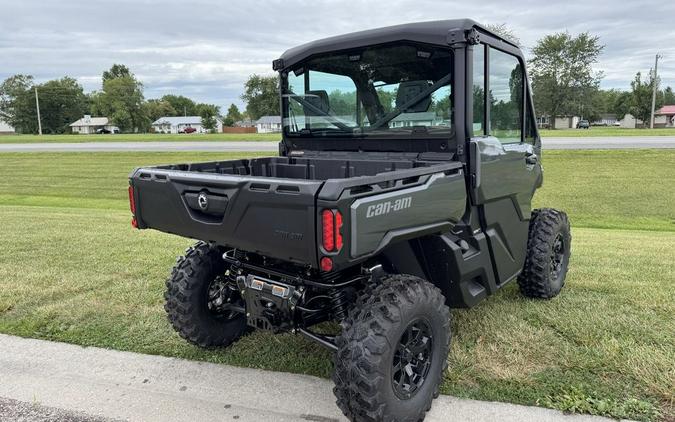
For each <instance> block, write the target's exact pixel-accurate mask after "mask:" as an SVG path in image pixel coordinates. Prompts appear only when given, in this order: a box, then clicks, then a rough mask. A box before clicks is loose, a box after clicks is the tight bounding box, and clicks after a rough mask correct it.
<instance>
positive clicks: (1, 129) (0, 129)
mask: <svg viewBox="0 0 675 422" xmlns="http://www.w3.org/2000/svg"><path fill="white" fill-rule="evenodd" d="M14 133H16V132H15V130H14V128H13V127H11V126H10V125H8V124H7V123H5V122H3V121H0V135H13V134H14Z"/></svg>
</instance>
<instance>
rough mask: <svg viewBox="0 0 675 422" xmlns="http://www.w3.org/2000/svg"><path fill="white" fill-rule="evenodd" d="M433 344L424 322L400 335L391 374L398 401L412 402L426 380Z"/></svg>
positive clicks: (430, 331)
mask: <svg viewBox="0 0 675 422" xmlns="http://www.w3.org/2000/svg"><path fill="white" fill-rule="evenodd" d="M433 344H434V338H433V332H432V330H431V326H430V325H429V323H428V322H427V321H426V320H424V319H417V320H415V321H412V322H411V323H410V324H408V327H407V328H406V329H405V331H403V334H402V335H401V338H400V339H399V341H398V344H397V345H396V349H395V351H394V359H393V362H392V371H391V382H392V384H393V386H394V393H395V394H396V396H397V397H398V398H400V399H403V400H407V399H410V398H412V397H413V396H415V394H417V392H418V391H419V390H420V388H421V387H422V385H423V384H424V382H425V381H426V379H427V378H428V376H429V369H430V368H431V358H432V353H433Z"/></svg>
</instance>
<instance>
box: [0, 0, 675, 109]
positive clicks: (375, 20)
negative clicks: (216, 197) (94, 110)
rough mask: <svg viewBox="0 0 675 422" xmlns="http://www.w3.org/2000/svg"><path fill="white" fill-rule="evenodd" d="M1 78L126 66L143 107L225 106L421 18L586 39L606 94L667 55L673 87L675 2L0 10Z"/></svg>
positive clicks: (207, 2)
mask: <svg viewBox="0 0 675 422" xmlns="http://www.w3.org/2000/svg"><path fill="white" fill-rule="evenodd" d="M0 16H1V17H2V18H1V20H0V79H4V78H6V77H8V76H10V75H13V74H16V73H25V74H31V75H34V76H35V77H36V78H37V80H38V81H43V80H47V79H52V78H58V77H62V76H64V75H68V76H73V77H75V78H77V79H78V80H79V81H80V83H81V84H82V85H83V86H84V88H85V90H86V91H92V90H96V89H100V84H101V79H100V75H101V73H102V72H103V70H105V69H107V68H109V67H110V66H111V65H112V64H113V63H123V64H126V65H127V66H129V67H130V68H131V70H132V71H133V72H134V73H135V74H136V75H137V76H138V77H139V78H140V79H141V80H142V81H143V83H144V84H145V96H146V98H157V97H161V96H162V95H164V94H169V93H171V94H181V95H186V96H189V97H191V98H194V99H196V100H199V101H204V102H209V103H214V104H218V105H220V106H222V107H223V108H226V107H227V105H229V104H230V103H237V104H239V105H241V100H240V99H239V96H240V95H241V91H242V87H243V83H244V81H245V80H246V77H247V76H248V75H250V74H251V73H268V74H271V73H272V71H271V62H272V60H273V59H275V58H277V57H278V56H279V55H280V54H281V53H282V52H283V51H284V50H286V49H287V48H289V47H292V46H294V45H297V44H300V43H303V42H307V41H311V40H313V39H316V38H322V37H326V36H331V35H337V34H340V33H345V32H351V31H356V30H361V29H368V28H375V27H379V26H386V25H393V24H399V23H405V22H414V21H422V20H436V19H451V18H462V17H469V18H473V19H475V20H477V21H479V22H482V23H506V24H507V25H508V26H509V27H510V28H512V29H513V31H514V32H515V33H516V34H517V35H518V36H519V37H520V39H521V41H522V42H523V44H524V45H525V48H526V51H527V52H528V54H529V48H530V47H532V46H533V45H534V44H535V42H536V41H537V39H539V38H541V37H542V36H544V35H546V34H549V33H552V32H558V31H569V32H570V33H572V34H577V33H579V32H584V31H589V32H591V33H592V34H595V35H598V36H600V39H601V42H602V43H603V44H604V45H605V50H604V53H603V55H602V57H601V58H600V62H599V63H598V64H597V69H598V70H602V71H604V73H605V79H604V80H603V83H602V86H603V87H605V88H621V89H627V88H628V87H629V83H630V80H631V79H632V78H633V76H634V75H635V72H637V71H643V73H644V72H647V71H648V69H649V68H650V67H652V66H653V65H654V55H655V54H656V53H657V52H659V53H661V54H662V55H663V59H662V60H661V61H660V62H659V74H660V75H661V77H662V81H663V84H664V85H671V86H673V87H675V3H674V2H672V1H640V0H637V1H624V2H617V1H615V0H585V1H576V0H548V1H546V2H543V1H535V0H521V1H518V2H514V1H508V2H507V1H504V2H499V1H494V0H484V1H481V2H469V1H449V0H412V1H410V0H405V1H404V0H388V1H379V0H370V1H368V0H366V1H346V0H329V1H322V0H314V1H301V0H286V1H253V0H246V1H240V0H222V1H211V0H162V1H151V0H110V1H99V0H0Z"/></svg>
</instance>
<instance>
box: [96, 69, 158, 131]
mask: <svg viewBox="0 0 675 422" xmlns="http://www.w3.org/2000/svg"><path fill="white" fill-rule="evenodd" d="M117 66H120V65H117ZM127 70H128V69H127ZM115 74H119V75H120V76H115V77H111V75H115ZM143 100H144V99H143V84H142V83H141V82H140V81H138V80H137V79H136V77H135V76H134V75H133V73H131V72H129V74H128V75H126V74H125V72H124V71H120V70H119V68H118V69H115V66H113V68H111V69H110V71H107V72H104V75H103V90H102V91H101V92H98V93H96V94H94V95H93V98H92V113H93V114H97V115H101V116H106V117H108V118H109V119H111V120H112V123H113V124H114V125H115V126H118V127H119V128H120V130H122V131H123V132H136V131H140V132H144V131H147V130H148V129H149V128H150V123H151V122H150V119H149V118H148V116H147V115H146V114H145V111H146V109H145V107H144V104H143V103H144V101H143Z"/></svg>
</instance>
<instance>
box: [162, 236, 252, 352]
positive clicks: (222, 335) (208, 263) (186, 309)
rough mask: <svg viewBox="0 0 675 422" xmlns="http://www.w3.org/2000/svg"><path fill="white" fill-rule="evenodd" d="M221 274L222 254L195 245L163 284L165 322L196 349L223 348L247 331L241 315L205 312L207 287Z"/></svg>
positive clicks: (208, 247)
mask: <svg viewBox="0 0 675 422" xmlns="http://www.w3.org/2000/svg"><path fill="white" fill-rule="evenodd" d="M224 272H225V262H224V261H223V259H222V251H221V250H220V249H218V248H215V247H211V246H209V245H208V244H207V243H204V242H198V243H197V244H195V245H194V246H192V247H190V248H188V250H187V251H186V252H185V256H182V257H180V258H178V261H177V262H176V265H175V266H174V267H173V270H172V271H171V276H170V277H169V279H168V280H167V281H166V293H165V294H164V299H165V303H164V309H165V310H166V313H167V315H168V317H169V322H171V325H172V326H173V328H174V329H175V330H176V331H177V332H178V334H180V336H181V337H183V338H184V339H185V340H187V341H189V342H190V343H193V344H196V345H197V346H201V347H205V348H211V347H226V346H229V345H230V344H232V343H233V342H234V341H236V340H237V339H239V337H241V336H242V335H243V334H244V333H245V332H246V330H247V326H246V316H245V315H244V314H234V315H218V314H216V313H214V312H212V311H211V310H209V307H208V302H209V299H208V297H209V287H210V286H211V283H212V282H213V281H214V280H215V279H216V278H217V277H221V276H223V274H224Z"/></svg>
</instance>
